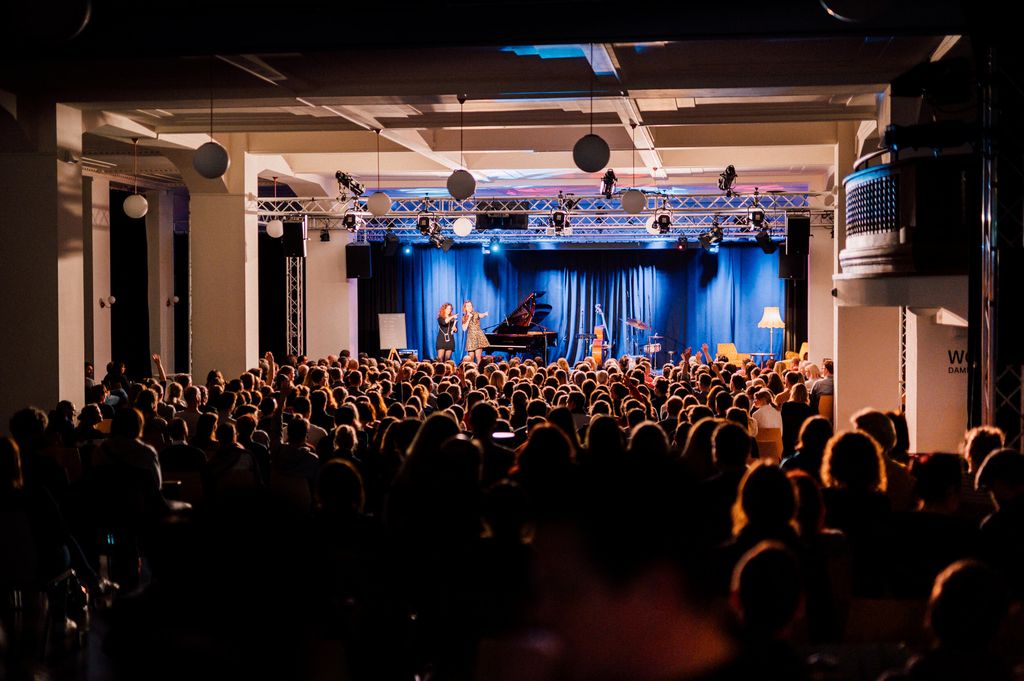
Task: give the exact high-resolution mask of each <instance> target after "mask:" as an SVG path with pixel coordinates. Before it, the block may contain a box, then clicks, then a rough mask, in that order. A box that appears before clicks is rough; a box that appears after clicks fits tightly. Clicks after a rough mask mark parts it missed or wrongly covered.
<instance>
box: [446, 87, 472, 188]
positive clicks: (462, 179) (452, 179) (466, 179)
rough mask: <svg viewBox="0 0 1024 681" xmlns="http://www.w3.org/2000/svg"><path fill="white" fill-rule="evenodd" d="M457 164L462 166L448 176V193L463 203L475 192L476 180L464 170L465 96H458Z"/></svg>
mask: <svg viewBox="0 0 1024 681" xmlns="http://www.w3.org/2000/svg"><path fill="white" fill-rule="evenodd" d="M458 99H459V164H460V165H461V166H462V167H461V168H459V169H457V170H456V171H455V172H453V173H452V174H451V175H449V176H448V193H449V194H451V195H452V198H453V199H455V200H456V201H465V200H466V199H468V198H469V197H471V196H473V192H475V191H476V178H475V177H473V174H472V173H471V172H469V171H468V170H466V149H465V146H464V145H463V136H464V135H465V131H466V125H465V111H466V95H459V97H458Z"/></svg>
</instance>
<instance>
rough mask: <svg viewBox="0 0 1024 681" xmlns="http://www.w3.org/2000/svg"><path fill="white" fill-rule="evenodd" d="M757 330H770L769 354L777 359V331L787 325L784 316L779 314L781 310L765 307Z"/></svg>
mask: <svg viewBox="0 0 1024 681" xmlns="http://www.w3.org/2000/svg"><path fill="white" fill-rule="evenodd" d="M757 328H759V329H765V328H766V329H768V354H769V355H771V357H772V359H775V329H784V328H786V323H785V322H784V321H782V315H780V314H779V308H777V307H771V306H768V307H765V308H764V315H763V316H762V317H761V321H759V322H758V323H757Z"/></svg>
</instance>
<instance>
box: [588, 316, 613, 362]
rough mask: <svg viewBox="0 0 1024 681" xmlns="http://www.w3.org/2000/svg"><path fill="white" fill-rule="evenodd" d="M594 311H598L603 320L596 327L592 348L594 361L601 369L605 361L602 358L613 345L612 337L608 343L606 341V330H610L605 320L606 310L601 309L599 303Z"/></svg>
mask: <svg viewBox="0 0 1024 681" xmlns="http://www.w3.org/2000/svg"><path fill="white" fill-rule="evenodd" d="M594 309H596V310H597V316H598V317H599V318H600V319H601V323H600V324H598V325H597V326H595V327H594V343H593V345H592V346H591V352H592V353H593V354H592V357H593V358H594V361H595V362H596V363H597V366H599V367H600V366H601V363H602V362H603V361H604V359H603V356H602V355H603V353H604V350H605V348H609V349H610V348H611V345H612V343H611V336H609V337H608V340H607V341H606V340H605V339H604V335H605V330H606V329H607V328H608V321H607V320H606V319H605V318H604V310H602V309H601V304H600V303H598V304H597V305H595V306H594Z"/></svg>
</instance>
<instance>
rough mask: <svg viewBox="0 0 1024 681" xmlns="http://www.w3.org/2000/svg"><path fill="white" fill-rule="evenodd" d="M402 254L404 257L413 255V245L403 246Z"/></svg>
mask: <svg viewBox="0 0 1024 681" xmlns="http://www.w3.org/2000/svg"><path fill="white" fill-rule="evenodd" d="M402 253H403V254H404V255H412V244H406V245H404V246H402Z"/></svg>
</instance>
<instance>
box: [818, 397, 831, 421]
mask: <svg viewBox="0 0 1024 681" xmlns="http://www.w3.org/2000/svg"><path fill="white" fill-rule="evenodd" d="M834 404H835V396H834V395H819V396H818V414H820V415H821V416H824V417H825V418H827V419H828V420H829V423H835V416H834V414H833V406H834Z"/></svg>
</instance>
